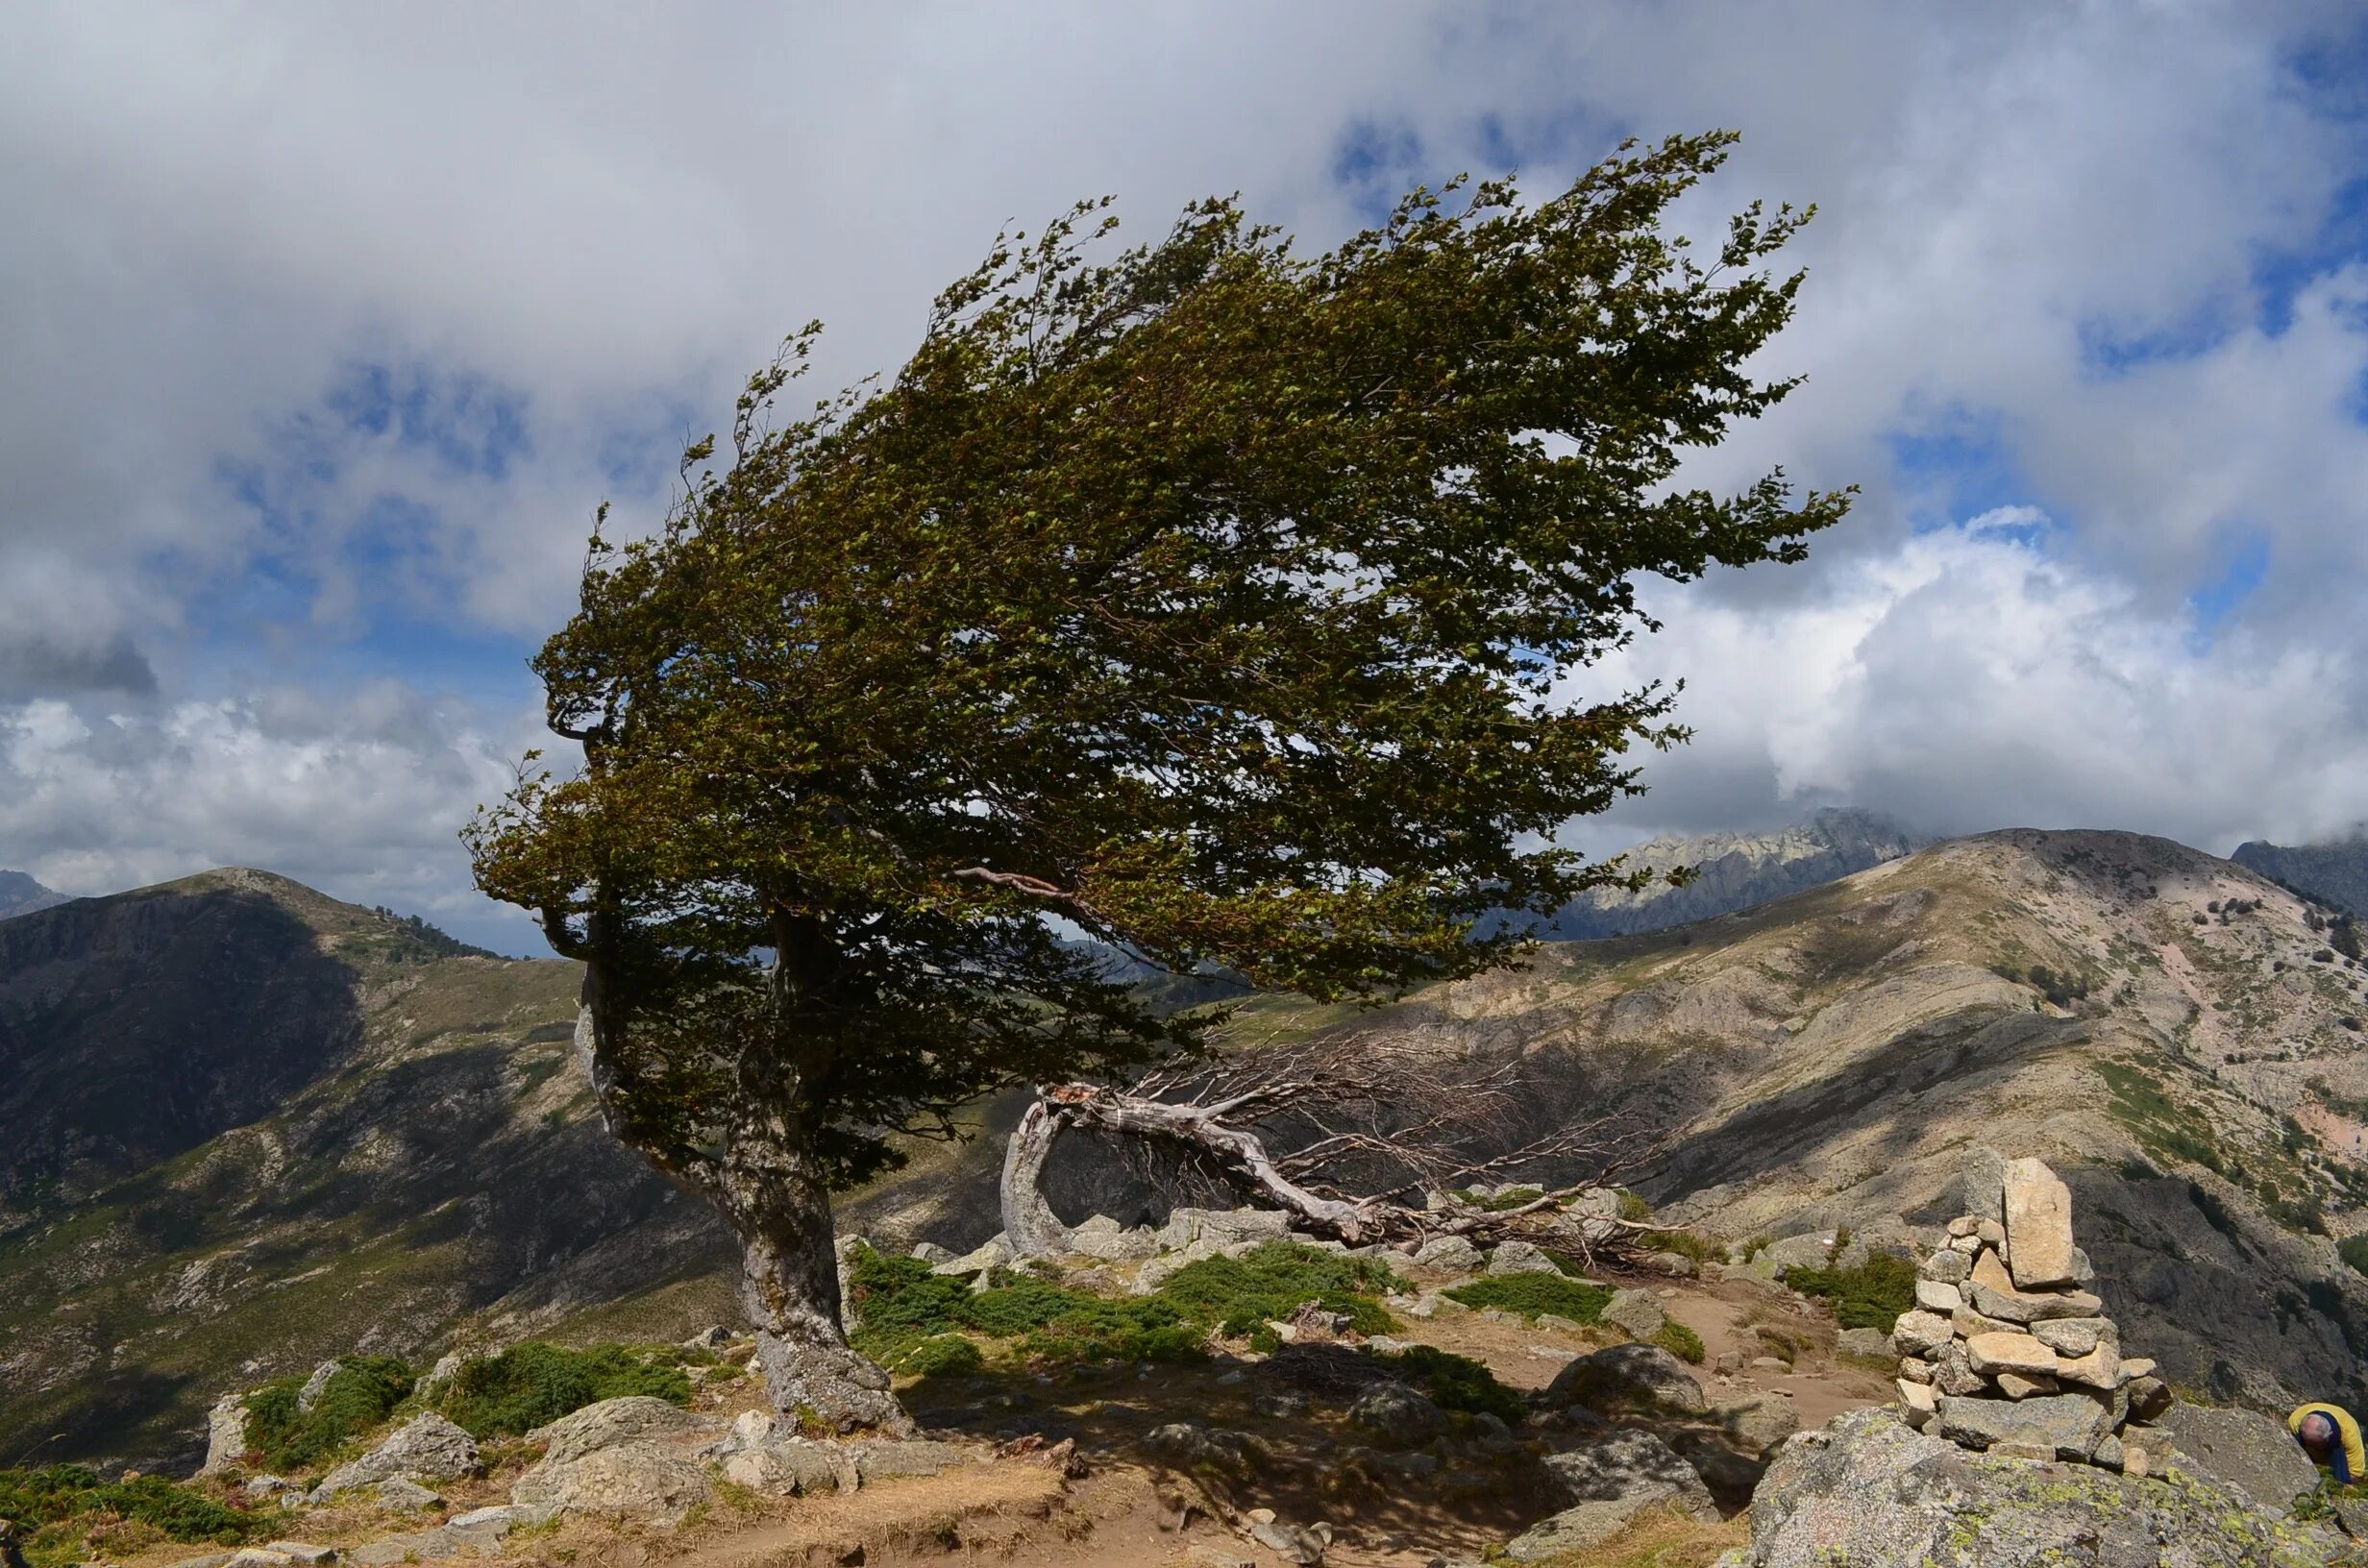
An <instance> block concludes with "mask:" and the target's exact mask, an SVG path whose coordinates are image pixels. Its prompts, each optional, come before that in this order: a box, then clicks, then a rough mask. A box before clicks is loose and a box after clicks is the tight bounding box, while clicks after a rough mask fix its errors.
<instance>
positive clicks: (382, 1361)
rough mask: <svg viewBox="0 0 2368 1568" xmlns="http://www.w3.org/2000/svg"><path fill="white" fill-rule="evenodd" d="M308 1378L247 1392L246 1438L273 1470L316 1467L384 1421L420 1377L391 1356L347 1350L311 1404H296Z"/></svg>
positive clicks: (297, 1378) (283, 1381)
mask: <svg viewBox="0 0 2368 1568" xmlns="http://www.w3.org/2000/svg"><path fill="white" fill-rule="evenodd" d="M307 1381H308V1380H307V1379H306V1378H305V1377H303V1376H301V1375H299V1376H296V1377H288V1378H281V1379H278V1380H277V1381H275V1382H272V1383H267V1384H263V1386H261V1387H260V1388H258V1389H256V1390H255V1391H254V1392H253V1393H250V1394H249V1395H248V1396H247V1441H248V1443H249V1444H250V1445H251V1446H252V1447H253V1448H255V1449H257V1450H258V1451H259V1453H260V1454H261V1456H262V1458H261V1463H262V1467H263V1468H264V1469H265V1470H267V1471H270V1472H273V1473H274V1474H281V1475H284V1474H287V1473H289V1472H291V1471H297V1470H310V1469H314V1468H316V1467H318V1466H320V1465H322V1464H324V1463H326V1462H328V1461H329V1459H330V1458H332V1457H333V1456H334V1455H335V1454H336V1453H337V1451H338V1450H340V1449H342V1448H344V1447H345V1446H346V1445H347V1444H348V1443H351V1442H353V1441H354V1440H355V1439H356V1438H358V1437H359V1436H360V1435H361V1434H362V1433H365V1432H368V1431H369V1430H370V1429H371V1428H373V1427H375V1426H377V1425H379V1424H380V1423H381V1422H382V1421H384V1420H385V1419H386V1417H387V1416H388V1414H390V1413H391V1412H392V1411H393V1410H394V1409H395V1407H396V1406H398V1405H400V1404H402V1403H403V1402H404V1400H406V1399H407V1398H408V1397H409V1396H410V1392H411V1388H412V1385H413V1384H414V1383H415V1382H416V1381H417V1380H416V1379H415V1378H414V1377H413V1376H412V1373H411V1369H410V1367H408V1366H407V1365H406V1364H405V1363H404V1362H402V1361H401V1360H397V1359H395V1358H394V1357H392V1356H348V1357H346V1358H344V1359H343V1360H340V1361H339V1362H338V1363H337V1370H336V1371H335V1372H334V1373H333V1374H332V1375H331V1377H330V1379H329V1382H328V1383H327V1384H323V1385H322V1388H321V1391H320V1393H319V1395H318V1397H316V1398H315V1399H314V1400H313V1402H312V1406H311V1408H310V1409H299V1408H298V1405H299V1401H300V1399H301V1397H302V1395H303V1393H304V1386H305V1384H306V1382H307Z"/></svg>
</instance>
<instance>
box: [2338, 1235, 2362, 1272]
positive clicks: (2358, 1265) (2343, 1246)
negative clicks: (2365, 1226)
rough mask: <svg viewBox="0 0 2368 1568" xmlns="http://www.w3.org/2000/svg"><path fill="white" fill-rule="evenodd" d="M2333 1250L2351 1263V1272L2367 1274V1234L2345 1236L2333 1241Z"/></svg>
mask: <svg viewBox="0 0 2368 1568" xmlns="http://www.w3.org/2000/svg"><path fill="white" fill-rule="evenodd" d="M2335 1251H2336V1252H2338V1253H2339V1254H2341V1255H2342V1257H2343V1261H2344V1262H2347V1263H2350V1264H2351V1265H2352V1269H2353V1272H2355V1273H2358V1274H2368V1234H2364V1235H2360V1236H2347V1237H2344V1238H2343V1239H2342V1240H2340V1241H2338V1242H2336V1243H2335Z"/></svg>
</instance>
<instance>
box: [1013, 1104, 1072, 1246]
mask: <svg viewBox="0 0 2368 1568" xmlns="http://www.w3.org/2000/svg"><path fill="white" fill-rule="evenodd" d="M1068 1125H1069V1117H1068V1115H1067V1113H1066V1112H1064V1111H1061V1110H1058V1109H1056V1108H1055V1107H1054V1106H1053V1105H1052V1103H1051V1102H1050V1101H1048V1100H1047V1099H1044V1098H1043V1097H1042V1095H1041V1093H1040V1095H1039V1097H1038V1098H1037V1100H1036V1101H1035V1102H1034V1103H1033V1104H1031V1105H1030V1106H1029V1107H1028V1108H1027V1114H1026V1115H1024V1116H1022V1117H1021V1118H1020V1125H1019V1126H1017V1127H1014V1128H1013V1129H1012V1130H1011V1141H1010V1142H1009V1143H1007V1144H1005V1145H1004V1146H1003V1179H1002V1186H1001V1188H1000V1194H1001V1198H1002V1206H1003V1239H1004V1240H1006V1241H1008V1242H1010V1243H1011V1250H1012V1251H1013V1252H1015V1253H1017V1254H1019V1255H1020V1256H1021V1257H1023V1258H1042V1257H1045V1256H1048V1255H1049V1254H1052V1253H1058V1252H1065V1251H1067V1250H1068V1247H1069V1227H1068V1226H1067V1225H1064V1224H1062V1223H1061V1216H1060V1215H1058V1214H1056V1213H1053V1212H1052V1205H1051V1204H1049V1203H1048V1202H1046V1201H1045V1188H1044V1174H1045V1162H1046V1161H1047V1160H1048V1159H1049V1158H1050V1157H1051V1154H1052V1142H1053V1139H1057V1138H1059V1137H1060V1136H1061V1133H1062V1132H1063V1131H1064V1130H1065V1129H1066V1128H1067V1127H1068Z"/></svg>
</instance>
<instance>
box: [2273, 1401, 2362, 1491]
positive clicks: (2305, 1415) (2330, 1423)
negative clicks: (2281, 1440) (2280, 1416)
mask: <svg viewBox="0 0 2368 1568" xmlns="http://www.w3.org/2000/svg"><path fill="white" fill-rule="evenodd" d="M2285 1430H2286V1431H2288V1432H2290V1433H2293V1434H2294V1440H2295V1441H2296V1442H2298V1443H2300V1444H2302V1445H2303V1452H2304V1453H2306V1454H2307V1455H2309V1456H2310V1462H2311V1463H2313V1464H2324V1465H2326V1466H2327V1467H2328V1468H2329V1469H2331V1470H2332V1471H2334V1473H2335V1484H2336V1485H2338V1486H2349V1485H2351V1484H2352V1483H2353V1482H2356V1481H2361V1480H2368V1453H2363V1452H2362V1451H2361V1448H2360V1440H2359V1423H2358V1422H2356V1421H2355V1420H2353V1419H2352V1412H2351V1411H2349V1410H2347V1409H2343V1408H2342V1407H2341V1406H2337V1405H2298V1406H2296V1407H2295V1408H2294V1413H2293V1414H2292V1415H2289V1416H2287V1417H2286V1418H2285Z"/></svg>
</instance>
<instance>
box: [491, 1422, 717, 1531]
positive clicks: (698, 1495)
mask: <svg viewBox="0 0 2368 1568" xmlns="http://www.w3.org/2000/svg"><path fill="white" fill-rule="evenodd" d="M714 1495H715V1486H714V1483H713V1482H710V1481H709V1480H708V1479H707V1467H706V1466H705V1465H704V1464H702V1463H701V1462H700V1461H699V1460H697V1459H695V1458H691V1457H690V1456H689V1455H687V1454H685V1453H682V1452H681V1451H680V1450H679V1449H677V1448H674V1447H670V1446H669V1445H667V1444H665V1443H661V1442H624V1443H615V1444H611V1445H609V1446H606V1447H604V1448H599V1449H595V1450H593V1451H592V1452H590V1453H588V1454H581V1455H579V1456H577V1457H576V1458H570V1459H566V1460H563V1461H561V1462H559V1463H556V1464H555V1463H553V1462H552V1461H551V1460H550V1459H549V1458H545V1459H544V1460H543V1461H542V1462H541V1463H539V1464H537V1465H536V1466H535V1467H534V1468H533V1469H531V1470H529V1471H528V1472H527V1473H526V1474H525V1475H523V1476H521V1477H519V1478H518V1484H517V1485H515V1486H513V1487H511V1488H510V1494H509V1498H510V1501H511V1502H512V1503H514V1504H517V1505H519V1506H520V1507H530V1508H535V1509H538V1510H541V1511H543V1512H545V1513H559V1514H567V1513H573V1514H589V1515H591V1516H593V1517H596V1518H620V1517H622V1518H629V1519H649V1520H655V1521H657V1522H659V1523H662V1524H669V1525H671V1524H676V1523H678V1522H679V1521H680V1520H681V1518H682V1516H683V1515H684V1514H686V1513H688V1512H690V1510H691V1509H693V1508H695V1507H698V1506H699V1505H700V1504H702V1503H704V1502H707V1501H708V1500H709V1499H711V1498H712V1497H714Z"/></svg>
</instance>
